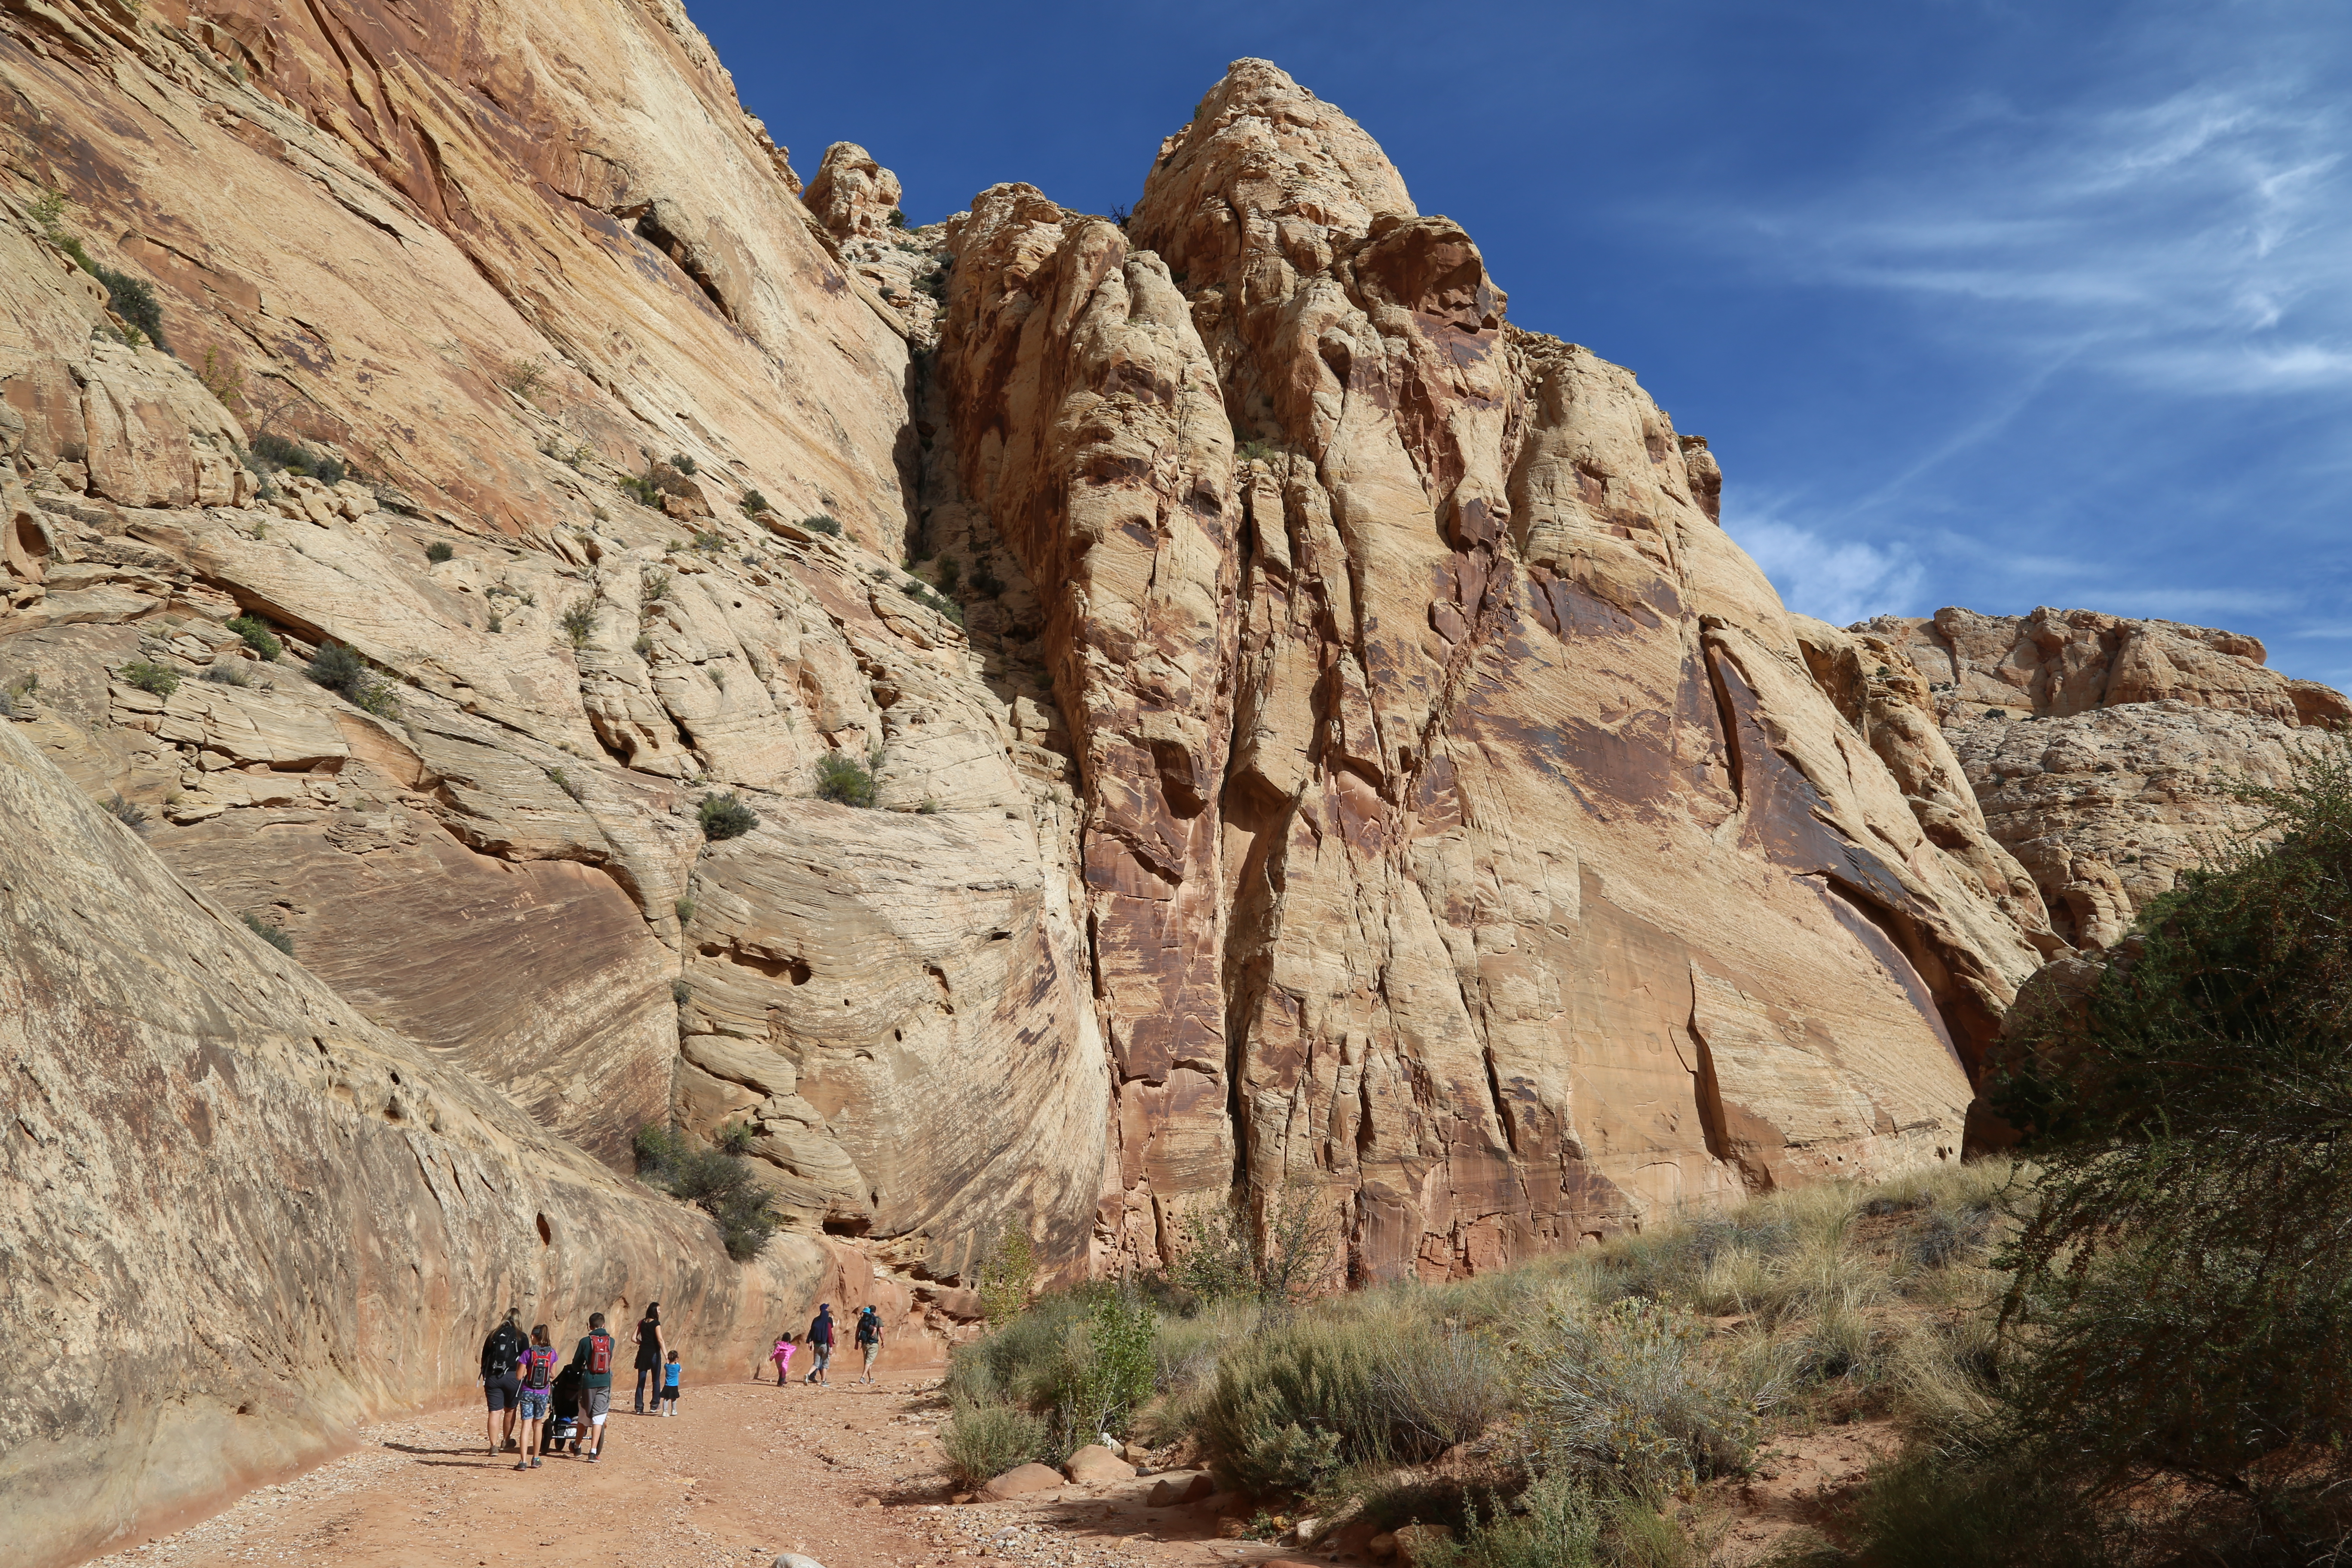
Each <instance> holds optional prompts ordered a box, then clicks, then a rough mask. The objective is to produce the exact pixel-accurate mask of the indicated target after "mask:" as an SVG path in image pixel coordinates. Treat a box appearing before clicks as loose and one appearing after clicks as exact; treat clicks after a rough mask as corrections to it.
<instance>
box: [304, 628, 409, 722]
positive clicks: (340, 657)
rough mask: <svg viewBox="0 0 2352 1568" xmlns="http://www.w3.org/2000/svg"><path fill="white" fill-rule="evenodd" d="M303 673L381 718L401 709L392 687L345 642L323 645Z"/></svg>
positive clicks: (347, 700)
mask: <svg viewBox="0 0 2352 1568" xmlns="http://www.w3.org/2000/svg"><path fill="white" fill-rule="evenodd" d="M303 673H304V674H305V675H307V676H309V677H310V679H312V680H313V681H315V682H317V683H318V684H319V685H320V686H323V687H325V688H326V689H328V690H330V691H332V692H334V693H336V694H337V695H338V696H340V697H341V698H342V699H343V700H344V701H346V702H349V703H350V704H351V705H352V707H354V708H357V709H360V710H362V711H364V712H368V713H373V714H374V715H375V716H376V717H377V718H379V719H388V718H390V717H392V716H393V715H394V713H396V712H398V711H399V707H400V705H399V703H398V702H396V701H395V700H394V698H393V695H392V687H391V686H390V685H389V684H388V683H387V682H385V681H384V680H383V679H380V678H379V677H378V676H377V675H376V673H375V671H373V669H370V668H368V664H367V661H366V660H365V659H363V658H361V657H360V656H359V654H358V653H357V652H356V651H354V650H353V649H352V648H351V647H346V646H345V645H344V644H342V643H338V642H328V643H321V644H320V645H319V651H318V654H317V655H316V657H314V658H312V659H311V660H310V666H309V668H306V669H305V670H304V671H303Z"/></svg>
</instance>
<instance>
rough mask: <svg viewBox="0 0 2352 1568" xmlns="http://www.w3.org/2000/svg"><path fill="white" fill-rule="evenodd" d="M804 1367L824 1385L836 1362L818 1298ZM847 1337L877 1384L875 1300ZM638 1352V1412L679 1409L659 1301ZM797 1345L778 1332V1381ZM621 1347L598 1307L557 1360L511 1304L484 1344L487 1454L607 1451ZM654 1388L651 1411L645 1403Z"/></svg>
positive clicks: (528, 1462) (674, 1365) (535, 1464)
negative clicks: (861, 1354)
mask: <svg viewBox="0 0 2352 1568" xmlns="http://www.w3.org/2000/svg"><path fill="white" fill-rule="evenodd" d="M807 1339H808V1347H809V1362H810V1366H809V1370H808V1373H807V1375H806V1376H804V1377H803V1378H802V1379H801V1381H802V1382H803V1383H806V1384H815V1385H816V1386H818V1387H820V1388H824V1387H829V1386H830V1385H831V1384H830V1382H829V1380H828V1379H827V1377H826V1375H825V1372H826V1368H827V1367H829V1366H830V1365H831V1364H832V1363H833V1343H834V1322H833V1303H832V1302H830V1301H824V1302H819V1303H818V1305H817V1311H816V1317H815V1319H814V1321H812V1322H811V1323H810V1324H809V1327H808V1336H807ZM853 1339H854V1342H855V1343H856V1346H857V1348H858V1350H859V1351H861V1352H864V1355H865V1358H866V1365H865V1372H864V1376H863V1377H862V1378H861V1379H860V1381H861V1382H865V1383H872V1382H873V1381H874V1359H875V1357H877V1356H878V1355H880V1354H881V1353H882V1314H881V1312H880V1310H877V1309H876V1308H874V1307H870V1306H869V1307H866V1308H863V1309H861V1310H859V1312H858V1314H857V1322H856V1327H855V1329H854V1331H853ZM629 1342H630V1343H631V1344H633V1345H635V1347H636V1352H635V1368H636V1373H637V1383H636V1395H635V1398H636V1412H635V1413H636V1414H637V1415H677V1396H678V1381H679V1378H680V1376H681V1375H682V1373H683V1370H684V1369H683V1368H682V1366H681V1365H680V1363H679V1362H678V1357H677V1351H675V1350H672V1349H669V1348H668V1347H667V1346H666V1345H664V1343H663V1342H662V1321H661V1303H660V1302H658V1301H655V1302H651V1303H649V1304H648V1305H647V1306H646V1313H645V1316H644V1317H642V1318H639V1319H638V1320H637V1325H636V1327H635V1328H634V1329H632V1330H630V1331H629ZM795 1348H796V1346H795V1345H794V1342H793V1336H792V1335H791V1334H789V1333H786V1334H782V1335H779V1336H778V1337H777V1340H776V1348H775V1350H774V1352H772V1354H771V1356H770V1358H769V1359H770V1360H772V1362H774V1363H775V1367H776V1386H777V1387H778V1388H782V1387H783V1386H784V1384H785V1383H786V1381H787V1378H788V1374H789V1373H790V1372H791V1369H792V1363H793V1351H794V1349H795ZM618 1355H619V1348H618V1345H617V1343H616V1342H615V1341H614V1337H613V1335H612V1334H611V1333H610V1332H609V1331H606V1329H605V1327H604V1313H602V1312H591V1313H589V1314H588V1331H587V1332H586V1333H585V1334H583V1335H582V1336H581V1337H580V1342H578V1343H577V1344H575V1345H574V1346H572V1358H571V1360H569V1361H567V1362H564V1363H562V1364H561V1365H560V1366H559V1365H558V1357H557V1351H556V1347H555V1342H554V1341H553V1340H551V1339H550V1338H549V1337H548V1328H547V1325H546V1324H545V1323H541V1324H539V1325H538V1326H537V1327H535V1328H533V1329H532V1330H531V1331H530V1333H529V1334H528V1335H526V1334H524V1332H523V1331H522V1309H521V1308H520V1307H509V1308H508V1309H507V1313H506V1318H505V1320H504V1321H502V1322H500V1323H499V1326H498V1327H497V1328H495V1329H493V1330H491V1331H490V1337H489V1338H488V1339H487V1340H485V1341H483V1342H482V1387H483V1389H484V1391H485V1392H486V1393H487V1394H488V1399H489V1415H488V1420H487V1423H486V1425H485V1426H484V1428H483V1435H484V1438H485V1440H486V1441H487V1443H488V1447H489V1453H490V1457H491V1458H494V1459H495V1458H498V1456H499V1452H500V1451H501V1449H503V1450H504V1451H505V1452H507V1453H510V1454H513V1455H515V1456H516V1458H515V1467H514V1468H516V1469H518V1470H531V1469H537V1468H539V1461H540V1457H541V1455H542V1454H552V1453H562V1452H564V1451H566V1447H567V1445H568V1448H569V1451H570V1452H571V1453H572V1454H575V1455H578V1456H580V1457H581V1458H585V1459H586V1460H587V1461H588V1463H590V1464H592V1465H593V1464H596V1463H598V1462H600V1461H601V1460H602V1459H603V1458H604V1426H605V1422H606V1421H607V1420H608V1419H610V1417H611V1414H612V1408H613V1368H614V1363H615V1361H616V1359H617V1358H618ZM649 1394H650V1396H651V1397H650V1404H651V1408H650V1409H648V1408H647V1405H648V1395H649Z"/></svg>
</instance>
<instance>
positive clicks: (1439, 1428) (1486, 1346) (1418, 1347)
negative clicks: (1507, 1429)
mask: <svg viewBox="0 0 2352 1568" xmlns="http://www.w3.org/2000/svg"><path fill="white" fill-rule="evenodd" d="M1374 1386H1375V1388H1376V1389H1377V1390H1378V1392H1379V1394H1380V1399H1381V1405H1382V1406H1383V1407H1384V1408H1385V1409H1386V1411H1387V1413H1388V1418H1389V1422H1390V1424H1391V1430H1392V1433H1393V1434H1394V1437H1395V1440H1396V1443H1397V1446H1398V1447H1400V1448H1401V1449H1403V1450H1407V1451H1410V1452H1413V1453H1421V1454H1442V1453H1444V1451H1445V1450H1446V1449H1448V1448H1451V1447H1454V1445H1455V1444H1457V1443H1467V1442H1469V1441H1470V1440H1471V1439H1473V1438H1475V1437H1476V1436H1480V1435H1481V1434H1482V1433H1484V1432H1485V1431H1486V1428H1487V1427H1489V1426H1493V1425H1494V1424H1495V1423H1496V1421H1498V1420H1500V1419H1501V1418H1502V1416H1503V1415H1504V1414H1505V1413H1506V1412H1507V1410H1508V1409H1509V1408H1510V1402H1511V1394H1510V1385H1509V1383H1508V1380H1507V1378H1506V1376H1505V1374H1504V1365H1503V1359H1502V1357H1501V1356H1500V1355H1499V1354H1498V1353H1497V1352H1496V1349H1495V1347H1494V1346H1493V1345H1492V1344H1491V1343H1489V1342H1487V1341H1486V1340H1485V1339H1483V1338H1481V1337H1480V1336H1478V1335H1476V1334H1471V1333H1464V1332H1461V1331H1458V1330H1447V1329H1444V1328H1442V1327H1441V1328H1436V1329H1426V1330H1423V1331H1421V1332H1420V1333H1417V1334H1413V1335H1412V1336H1410V1337H1408V1338H1404V1339H1402V1340H1400V1341H1399V1342H1398V1344H1397V1353H1396V1354H1394V1355H1391V1357H1389V1358H1388V1360H1387V1362H1386V1363H1385V1364H1384V1365H1383V1366H1381V1369H1380V1371H1379V1373H1378V1374H1377V1376H1376V1378H1375V1382H1374Z"/></svg>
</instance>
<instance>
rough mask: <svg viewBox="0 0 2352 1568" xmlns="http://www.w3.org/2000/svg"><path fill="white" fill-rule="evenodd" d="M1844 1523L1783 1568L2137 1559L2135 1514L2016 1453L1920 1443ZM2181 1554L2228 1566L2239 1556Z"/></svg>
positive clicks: (1793, 1549) (1982, 1566)
mask: <svg viewBox="0 0 2352 1568" xmlns="http://www.w3.org/2000/svg"><path fill="white" fill-rule="evenodd" d="M1843 1523H1844V1528H1843V1530H1841V1531H1840V1534H1841V1535H1842V1536H1843V1537H1844V1538H1845V1540H1844V1542H1843V1545H1832V1544H1830V1543H1829V1542H1825V1541H1819V1540H1816V1541H1813V1542H1809V1543H1801V1544H1792V1545H1790V1546H1788V1547H1784V1549H1783V1550H1782V1552H1780V1554H1779V1555H1778V1556H1777V1557H1776V1558H1775V1559H1774V1560H1773V1561H1774V1563H1775V1568H1845V1565H1847V1564H1853V1568H1864V1565H1867V1568H2123V1565H2124V1564H2125V1563H2126V1562H2130V1561H2133V1560H2134V1558H2133V1557H2132V1556H2131V1555H2130V1554H2129V1550H2128V1543H2127V1541H2119V1540H2117V1539H2116V1538H2117V1537H2118V1536H2126V1535H2127V1532H2128V1531H2129V1530H2130V1528H2131V1527H2130V1525H2129V1523H2128V1522H2127V1521H2126V1520H2124V1519H2122V1518H2121V1517H2112V1516H2111V1517H2110V1518H2109V1519H2107V1520H2106V1521H2102V1520H2101V1519H2100V1518H2099V1517H2098V1516H2097V1514H2096V1513H2095V1511H2094V1510H2092V1509H2091V1508H2090V1507H2089V1506H2088V1505H2087V1504H2086V1503H2085V1502H2084V1500H2083V1499H2082V1498H2081V1497H2080V1496H2079V1495H2077V1494H2076V1493H2074V1491H2073V1490H2071V1489H2068V1488H2067V1487H2066V1486H2064V1485H2063V1484H2062V1483H2060V1482H2058V1481H2056V1480H2055V1479H2053V1477H2052V1476H2051V1475H2050V1473H2049V1472H2048V1471H2046V1470H2045V1469H2042V1468H2040V1467H2037V1466H2032V1465H2026V1464H2021V1463H2018V1462H2017V1461H2016V1460H2015V1459H2014V1458H2006V1459H1984V1458H1979V1460H1978V1462H1973V1463H1970V1462H1965V1461H1958V1462H1956V1460H1955V1458H1953V1457H1952V1456H1948V1455H1945V1454H1940V1453H1937V1452H1935V1451H1934V1450H1932V1449H1915V1450H1913V1451H1912V1452H1911V1453H1909V1454H1908V1455H1906V1456H1905V1457H1904V1458H1902V1459H1900V1460H1898V1461H1897V1462H1895V1463H1894V1464H1892V1465H1888V1466H1885V1467H1883V1468H1879V1469H1876V1470H1874V1471H1873V1472H1872V1474H1871V1478H1870V1481H1869V1484H1868V1486H1867V1487H1866V1488H1865V1489H1864V1491H1863V1493H1862V1496H1861V1498H1860V1500H1859V1501H1858V1504H1857V1506H1856V1507H1855V1508H1854V1509H1853V1514H1852V1517H1851V1518H1849V1519H1848V1520H1846V1521H1843ZM2180 1561H2183V1562H2188V1561H2195V1562H2199V1563H2207V1562H2211V1563H2215V1565H2216V1568H2219V1565H2220V1564H2221V1563H2230V1562H2233V1561H2238V1560H2235V1559H2230V1558H2221V1559H2206V1558H2196V1559H2182V1560H2180ZM2249 1561H2250V1562H2251V1561H2260V1559H2253V1560H2249ZM2311 1561H2314V1562H2318V1561H2326V1559H2324V1558H2314V1559H2311Z"/></svg>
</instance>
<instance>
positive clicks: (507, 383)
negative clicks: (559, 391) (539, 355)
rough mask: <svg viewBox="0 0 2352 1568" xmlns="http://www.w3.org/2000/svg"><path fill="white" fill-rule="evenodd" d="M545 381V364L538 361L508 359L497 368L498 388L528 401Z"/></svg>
mask: <svg viewBox="0 0 2352 1568" xmlns="http://www.w3.org/2000/svg"><path fill="white" fill-rule="evenodd" d="M546 380H547V364H546V362H545V361H543V360H538V359H510V360H509V361H507V362H506V363H504V364H502V365H500V366H499V373H498V382H499V385H500V386H503V387H505V388H506V389H507V390H508V391H509V392H511V393H513V394H514V395H516V396H517V397H520V398H523V399H525V400H526V401H528V400H529V399H530V395H531V394H533V393H535V392H537V391H538V390H539V389H540V387H541V385H542V384H544V383H545V382H546Z"/></svg>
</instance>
